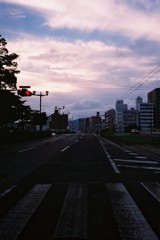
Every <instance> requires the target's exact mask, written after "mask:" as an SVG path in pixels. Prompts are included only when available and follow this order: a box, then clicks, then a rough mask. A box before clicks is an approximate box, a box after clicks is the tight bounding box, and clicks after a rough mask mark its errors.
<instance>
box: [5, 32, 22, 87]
mask: <svg viewBox="0 0 160 240" xmlns="http://www.w3.org/2000/svg"><path fill="white" fill-rule="evenodd" d="M6 45H7V41H6V39H5V38H2V37H1V35H0V89H6V88H8V87H9V88H11V89H16V83H17V77H16V76H15V74H18V73H20V71H18V70H17V66H18V64H17V62H15V61H14V60H15V59H17V58H18V55H17V54H16V53H11V54H9V51H8V49H7V48H6Z"/></svg>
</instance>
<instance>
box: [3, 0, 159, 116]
mask: <svg viewBox="0 0 160 240" xmlns="http://www.w3.org/2000/svg"><path fill="white" fill-rule="evenodd" d="M159 23H160V1H159V0H92V1H89V0H45V1H42V0H0V34H1V35H2V37H4V38H5V39H6V40H7V42H8V44H7V48H8V50H9V52H10V53H12V52H15V53H17V54H18V55H19V58H18V59H17V62H18V69H19V70H20V71H21V73H20V74H18V75H17V79H18V82H17V86H21V85H30V86H31V91H34V90H35V91H37V93H39V92H42V93H44V92H45V91H49V95H48V96H47V97H43V99H42V111H45V112H47V115H49V114H51V113H53V112H54V107H55V106H58V107H62V106H65V109H64V112H65V113H68V112H70V118H73V119H75V118H79V117H87V116H92V115H95V114H96V112H97V111H99V112H100V114H101V115H103V114H104V112H105V111H107V110H109V109H111V108H115V102H116V100H124V102H125V103H127V104H128V106H129V107H134V106H135V98H136V97H137V96H141V97H143V100H144V101H147V93H148V92H149V91H151V90H153V89H154V88H157V87H160V28H159ZM26 100H27V102H26V104H27V105H30V106H31V108H32V109H39V97H36V96H32V97H28V98H27V99H26Z"/></svg>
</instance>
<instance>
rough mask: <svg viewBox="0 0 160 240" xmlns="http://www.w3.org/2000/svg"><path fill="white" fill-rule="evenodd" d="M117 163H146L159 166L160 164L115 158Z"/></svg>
mask: <svg viewBox="0 0 160 240" xmlns="http://www.w3.org/2000/svg"><path fill="white" fill-rule="evenodd" d="M113 160H114V161H116V162H124V163H125V162H126V163H145V164H151V165H152V164H153V165H159V162H155V161H142V160H134V159H120V158H114V159H113Z"/></svg>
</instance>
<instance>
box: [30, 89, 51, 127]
mask: <svg viewBox="0 0 160 240" xmlns="http://www.w3.org/2000/svg"><path fill="white" fill-rule="evenodd" d="M48 94H49V91H45V93H42V92H40V93H36V91H33V95H35V96H38V97H39V98H40V102H39V112H40V114H41V112H42V97H44V96H48ZM39 129H40V131H41V130H42V125H41V124H40V125H39Z"/></svg>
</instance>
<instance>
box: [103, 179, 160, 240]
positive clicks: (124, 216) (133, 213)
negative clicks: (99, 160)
mask: <svg viewBox="0 0 160 240" xmlns="http://www.w3.org/2000/svg"><path fill="white" fill-rule="evenodd" d="M106 188H107V191H108V193H109V197H110V200H111V204H112V207H113V212H114V215H115V217H116V220H117V223H118V228H119V232H120V235H121V238H122V239H123V240H128V239H130V240H137V239H139V240H151V239H152V240H158V238H157V237H156V235H155V234H154V232H153V231H152V229H151V228H150V226H149V224H148V223H147V221H146V219H145V218H144V217H143V215H142V213H141V211H140V210H139V208H138V207H137V205H136V204H135V202H134V201H133V199H132V198H131V196H130V194H129V193H128V191H127V189H126V188H125V187H124V185H123V184H122V183H109V184H106Z"/></svg>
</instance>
